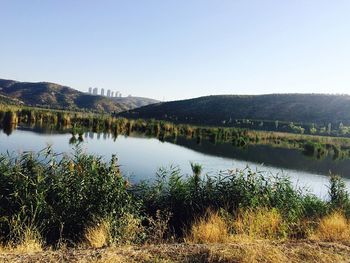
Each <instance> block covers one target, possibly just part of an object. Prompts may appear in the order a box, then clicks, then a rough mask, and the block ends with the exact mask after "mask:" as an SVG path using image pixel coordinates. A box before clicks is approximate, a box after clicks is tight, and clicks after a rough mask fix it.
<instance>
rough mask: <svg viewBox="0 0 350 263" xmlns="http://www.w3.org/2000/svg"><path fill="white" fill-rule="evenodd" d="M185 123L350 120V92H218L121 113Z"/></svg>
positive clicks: (325, 122)
mask: <svg viewBox="0 0 350 263" xmlns="http://www.w3.org/2000/svg"><path fill="white" fill-rule="evenodd" d="M120 115H121V116H124V117H132V118H146V119H148V118H155V119H162V120H169V121H175V122H182V123H192V124H202V125H203V124H206V125H222V124H226V125H227V124H230V123H233V122H234V121H235V120H244V119H248V120H261V121H264V120H268V121H282V122H296V123H315V124H319V125H327V124H328V123H332V124H337V125H339V123H343V124H347V125H348V124H350V96H349V95H324V94H271V95H255V96H253V95H249V96H248V95H244V96H243V95H242V96H238V95H218V96H206V97H199V98H194V99H188V100H179V101H171V102H164V103H157V104H153V105H148V106H145V107H141V108H138V109H135V110H132V111H126V112H123V113H121V114H120Z"/></svg>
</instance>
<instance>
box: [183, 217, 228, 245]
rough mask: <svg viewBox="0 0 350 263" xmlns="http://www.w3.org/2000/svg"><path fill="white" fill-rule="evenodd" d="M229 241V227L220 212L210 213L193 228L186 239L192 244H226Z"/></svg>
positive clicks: (196, 222)
mask: <svg viewBox="0 0 350 263" xmlns="http://www.w3.org/2000/svg"><path fill="white" fill-rule="evenodd" d="M228 240H229V231H228V225H227V223H226V222H225V220H224V219H223V218H222V217H221V216H220V215H219V213H218V212H213V211H208V212H207V214H206V215H205V216H204V217H202V218H200V219H199V220H196V221H195V222H194V224H193V225H192V226H191V229H190V233H189V235H188V237H187V238H186V241H187V242H191V243H204V244H208V243H209V244H210V243H225V242H227V241H228Z"/></svg>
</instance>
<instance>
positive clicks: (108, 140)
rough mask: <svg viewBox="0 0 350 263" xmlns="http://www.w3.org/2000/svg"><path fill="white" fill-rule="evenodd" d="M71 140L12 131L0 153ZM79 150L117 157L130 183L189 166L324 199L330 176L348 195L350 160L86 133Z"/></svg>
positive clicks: (0, 137) (0, 138) (62, 147)
mask: <svg viewBox="0 0 350 263" xmlns="http://www.w3.org/2000/svg"><path fill="white" fill-rule="evenodd" d="M71 137H72V135H71V134H67V133H66V134H59V133H47V132H45V133H43V132H42V131H33V130H28V129H24V128H19V129H17V130H14V131H13V132H12V133H11V134H10V135H7V134H5V133H4V132H3V131H1V130H0V152H2V153H6V152H7V151H8V152H10V153H20V152H23V151H38V150H41V149H43V148H44V147H46V146H47V145H52V147H53V149H54V150H55V151H56V152H66V153H68V152H71V151H72V147H73V146H72V145H70V144H69V140H70V138H71ZM83 138H84V142H83V143H82V148H83V150H84V151H86V152H88V153H93V154H98V155H102V156H103V157H104V158H106V160H108V159H109V158H110V157H111V155H112V154H116V155H117V157H118V159H119V164H120V165H121V170H122V172H123V174H124V175H126V176H129V177H131V179H132V180H134V181H139V180H142V179H150V180H152V179H153V178H154V176H155V174H156V172H157V170H158V169H159V168H160V167H165V168H169V167H170V166H171V165H173V166H174V165H176V166H179V167H180V168H181V171H182V172H183V174H190V173H191V168H190V164H189V163H190V162H191V161H192V162H197V163H200V164H202V165H203V168H204V173H207V174H209V175H210V174H212V175H214V174H217V173H218V172H219V171H223V170H227V169H237V168H238V169H244V168H246V167H247V166H249V167H250V168H252V169H258V170H262V171H265V172H266V173H267V174H269V173H273V174H277V173H279V174H285V175H288V176H290V178H291V179H292V180H293V182H294V183H295V184H296V185H298V186H303V187H307V188H309V189H310V190H311V191H312V192H314V193H315V194H317V195H319V196H321V197H325V196H326V194H327V190H328V189H327V186H326V185H327V183H328V177H327V174H329V171H332V172H334V173H337V174H341V175H342V176H344V177H345V178H346V183H347V185H348V187H349V189H350V174H349V173H348V171H349V168H350V160H337V161H335V160H332V159H331V158H330V157H327V158H325V159H323V160H315V159H312V158H310V157H307V156H305V155H303V153H302V152H301V151H298V150H292V149H282V148H273V147H269V146H251V147H248V148H246V149H241V148H236V147H233V146H232V145H230V144H217V145H214V144H213V143H211V142H209V141H203V142H202V143H201V144H200V145H198V144H197V143H196V141H194V140H187V139H185V138H178V139H177V141H176V144H175V143H174V142H172V141H165V142H161V141H159V140H158V139H156V138H148V137H146V136H143V135H136V134H133V135H131V136H128V137H126V136H123V135H119V136H118V137H117V138H112V136H111V135H109V134H96V133H92V132H89V133H85V134H84V136H83Z"/></svg>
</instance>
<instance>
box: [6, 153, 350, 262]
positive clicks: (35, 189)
mask: <svg viewBox="0 0 350 263" xmlns="http://www.w3.org/2000/svg"><path fill="white" fill-rule="evenodd" d="M192 170H193V174H192V175H191V176H188V177H184V176H182V175H181V171H179V170H178V169H176V168H174V169H170V170H160V171H159V172H158V174H157V175H156V178H155V180H154V181H152V182H143V183H138V184H132V183H130V182H129V181H128V180H127V179H126V178H124V177H123V176H122V174H121V173H120V171H119V167H118V163H117V159H116V157H113V158H112V159H111V161H110V162H108V163H106V162H104V161H103V160H102V159H101V158H100V157H98V156H92V155H87V154H84V153H83V152H81V151H80V150H79V149H77V150H76V151H75V154H73V155H72V156H57V154H55V153H53V152H52V151H51V149H50V148H48V149H45V150H43V151H41V152H39V153H36V154H33V153H25V154H23V155H21V156H15V157H13V158H11V157H9V156H1V158H0V214H1V217H0V238H1V244H2V251H3V253H4V254H6V255H9V256H11V255H17V254H23V253H24V254H27V253H29V252H30V253H34V252H35V253H39V254H40V253H44V254H45V253H48V255H49V254H50V253H51V254H50V255H52V256H53V257H55V255H57V253H64V252H62V249H63V248H66V249H74V250H73V251H79V249H88V248H94V249H100V248H109V249H110V250H109V249H104V250H103V253H107V255H108V253H113V252H111V251H113V249H114V251H118V249H117V247H121V246H122V247H123V246H132V249H135V250H139V249H145V251H147V249H148V248H149V247H148V248H147V246H151V247H152V246H153V248H152V249H155V250H156V249H157V247H159V246H160V245H157V244H164V243H166V244H168V246H169V248H171V247H172V246H174V247H175V246H176V244H177V243H180V244H183V245H179V246H180V247H181V246H184V247H185V248H184V249H181V251H179V253H180V254H181V253H185V254H186V253H189V254H191V253H192V252H193V251H197V252H198V253H199V252H200V253H199V254H203V253H204V251H207V252H208V253H209V254H207V255H210V258H214V259H215V258H216V257H217V258H225V257H232V258H233V259H235V257H238V256H239V255H244V253H246V256H247V257H248V256H249V255H250V254H251V252H249V251H250V250H256V253H258V254H256V257H262V258H263V257H265V256H267V255H265V253H264V252H263V251H265V249H267V248H265V246H267V247H268V248H271V249H272V250H271V253H272V254H271V260H270V261H269V260H268V259H266V260H265V261H268V262H277V260H275V261H274V258H275V257H277V259H283V260H284V259H285V258H288V253H292V252H291V251H289V252H288V250H286V251H284V249H283V247H284V246H287V247H288V246H290V245H289V244H293V243H294V242H297V243H298V242H299V243H300V242H301V243H300V244H301V245H300V247H299V248H298V251H299V249H301V250H303V249H304V248H303V246H304V245H305V244H306V247H307V246H308V245H307V244H311V245H312V246H319V244H321V243H317V242H336V243H337V244H343V245H346V244H347V243H346V242H348V241H349V240H350V224H349V221H348V217H349V216H350V201H349V195H348V192H347V191H346V188H345V184H344V182H343V181H342V179H341V178H339V177H337V176H332V177H330V185H329V198H328V199H327V200H323V199H319V198H318V197H316V196H314V195H313V194H312V193H309V192H307V191H305V190H303V189H300V188H295V187H294V186H293V185H292V183H291V181H290V180H289V179H288V178H287V177H274V176H272V177H269V178H266V177H265V176H264V175H263V174H261V173H259V172H254V171H251V170H243V171H237V170H232V171H227V172H225V173H222V174H218V175H217V176H214V177H206V176H204V175H202V174H201V166H200V165H198V164H192ZM306 240H308V241H307V242H306ZM305 242H306V243H305ZM309 242H311V243H309ZM313 242H316V243H313ZM196 244H201V245H198V246H196ZM218 244H227V246H226V245H225V246H221V245H218ZM230 244H231V245H230ZM233 244H236V245H233ZM303 244H304V245H303ZM322 244H323V243H322ZM240 245H241V246H242V247H239V246H240ZM145 246H146V247H145ZM339 246H340V245H339ZM230 247H232V249H230V250H229V251H226V248H230ZM306 247H305V251H302V252H300V253H309V251H306ZM56 249H58V252H55V250H56ZM152 249H151V250H152ZM43 251H44V252H43ZM45 251H46V252H45ZM50 251H51V252H50ZM175 251H176V250H175ZM191 251H192V252H191ZM225 251H226V252H227V253H226V252H225ZM235 251H236V252H235ZM238 251H240V253H243V252H244V251H246V252H244V253H243V254H239V252H238ZM242 251H243V252H242ZM259 251H260V252H259ZM197 252H193V253H195V254H196V253H197ZM319 252H320V251H319ZM72 253H75V252H72ZM85 253H88V254H89V252H85ZM145 253H146V252H145ZM147 253H150V252H147ZM159 253H160V254H159V257H160V258H166V257H169V260H170V259H171V256H169V255H168V256H166V255H164V254H162V253H163V251H162V252H159ZM293 253H294V252H293ZM298 253H299V252H298ZM320 253H321V252H320ZM322 253H323V254H324V255H328V254H329V257H330V258H331V259H332V260H333V259H336V258H337V257H338V259H342V258H341V257H342V255H341V254H339V253H338V252H337V253H338V254H337V253H336V252H334V253H333V252H327V251H322ZM322 253H321V254H319V256H320V258H322V257H323V256H322V255H323V254H322ZM327 253H328V254H327ZM344 253H345V252H344ZM221 254H222V256H220V255H221ZM215 255H216V256H215ZM300 255H301V254H300ZM300 255H299V256H296V259H298V258H299V257H300V258H301V256H300ZM347 255H348V254H347ZM43 256H44V255H43ZM179 256H181V255H179ZM131 258H132V257H131ZM238 259H239V258H237V260H238ZM174 260H175V259H174ZM238 261H244V259H243V258H241V259H239V260H238ZM102 262H103V261H102ZM107 262H108V261H107ZM151 262H152V261H151ZM195 262H196V261H195ZM197 262H210V261H208V260H207V261H197ZM212 262H218V261H216V260H213V261H212ZM222 262H232V261H229V260H227V261H222ZM247 262H250V261H249V260H248V261H247Z"/></svg>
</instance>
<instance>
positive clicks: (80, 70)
mask: <svg viewBox="0 0 350 263" xmlns="http://www.w3.org/2000/svg"><path fill="white" fill-rule="evenodd" d="M0 10H1V16H0V36H1V38H0V54H1V56H0V78H7V79H16V80H20V81H50V82H57V83H61V84H64V85H68V86H71V87H73V88H76V89H79V90H82V91H86V90H87V88H88V87H89V86H97V87H99V88H105V89H108V88H111V89H115V90H120V91H122V92H123V93H124V94H132V95H138V96H147V97H153V98H157V99H164V100H172V99H181V98H190V97H197V96H202V95H209V94H262V93H285V92H288V93H291V92H293V93H294V92H298V93H301V92H303V93H350V1H349V0H334V1H330V0H284V1H281V0H274V1H270V0H255V1H250V0H211V1H209V0H124V1H117V0H111V1H105V0H98V1H97V0H94V1H92V0H56V1H54V0H47V1H42V0H31V1H29V0H21V1H20V0H0Z"/></svg>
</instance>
